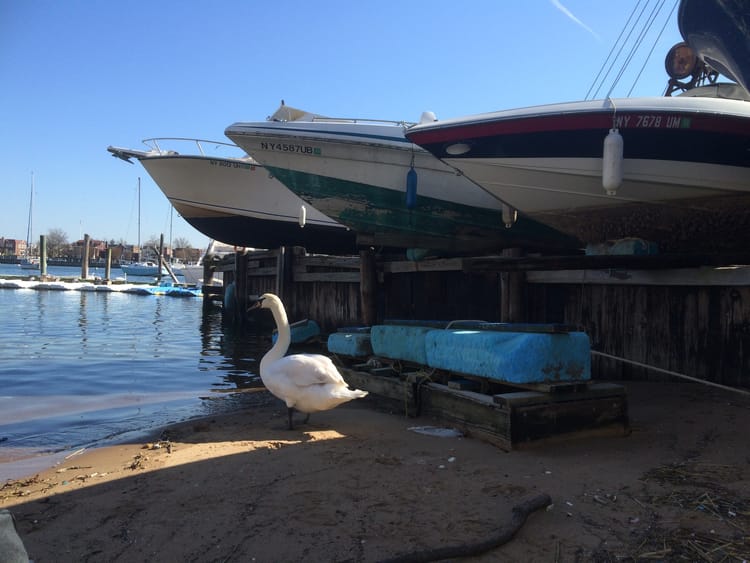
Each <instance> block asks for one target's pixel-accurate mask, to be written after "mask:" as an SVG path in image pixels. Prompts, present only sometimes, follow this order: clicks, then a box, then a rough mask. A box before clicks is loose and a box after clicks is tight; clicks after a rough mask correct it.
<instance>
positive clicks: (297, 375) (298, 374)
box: [270, 354, 346, 387]
mask: <svg viewBox="0 0 750 563" xmlns="http://www.w3.org/2000/svg"><path fill="white" fill-rule="evenodd" d="M270 367H271V369H272V370H273V371H275V372H278V373H281V374H284V375H285V376H286V377H288V378H289V379H291V380H293V381H294V384H295V385H297V386H299V387H307V386H310V385H325V384H327V383H338V384H342V385H346V382H345V381H344V378H343V377H341V374H340V373H339V371H338V369H336V366H335V365H334V364H333V362H332V361H331V358H329V357H328V356H323V355H321V354H294V355H292V356H285V357H283V358H281V359H279V360H277V361H276V362H274V363H273V365H272V366H270Z"/></svg>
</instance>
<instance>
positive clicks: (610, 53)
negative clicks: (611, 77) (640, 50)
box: [584, 0, 641, 100]
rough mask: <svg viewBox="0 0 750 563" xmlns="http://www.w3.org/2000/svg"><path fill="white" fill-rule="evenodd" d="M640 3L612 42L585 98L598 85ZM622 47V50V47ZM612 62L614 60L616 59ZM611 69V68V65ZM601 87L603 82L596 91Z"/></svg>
mask: <svg viewBox="0 0 750 563" xmlns="http://www.w3.org/2000/svg"><path fill="white" fill-rule="evenodd" d="M640 3H641V0H638V2H637V3H636V5H635V6H633V11H632V12H630V16H629V17H628V21H626V22H625V25H624V26H622V29H621V30H620V35H619V36H618V37H617V40H616V41H615V42H614V43H613V44H612V48H611V49H610V50H609V54H608V55H607V58H606V59H604V62H603V63H602V66H601V68H600V69H599V72H598V73H597V75H596V78H594V82H592V84H591V86H589V89H588V92H586V96H585V97H584V100H588V99H589V94H591V90H593V88H594V86H596V81H597V80H599V77H600V76H601V75H602V72H603V71H604V68H605V67H606V66H607V63H608V62H609V59H610V57H611V56H612V53H613V52H614V50H615V47H617V44H618V43H619V42H620V39H622V34H623V33H625V30H626V29H627V28H628V26H629V25H630V20H631V19H633V15H634V14H635V11H636V10H637V9H638V6H639V5H640ZM620 49H621V50H622V47H621V48H620ZM618 56H619V53H618ZM616 59H617V57H615V60H616ZM612 62H614V60H613V61H612ZM610 70H611V67H610ZM607 74H609V71H607ZM606 77H607V75H606V74H605V75H604V78H606ZM604 78H602V81H604ZM601 87H602V86H601V84H599V86H598V87H597V89H596V92H598V91H599V88H601ZM595 94H596V93H595ZM595 94H594V95H595Z"/></svg>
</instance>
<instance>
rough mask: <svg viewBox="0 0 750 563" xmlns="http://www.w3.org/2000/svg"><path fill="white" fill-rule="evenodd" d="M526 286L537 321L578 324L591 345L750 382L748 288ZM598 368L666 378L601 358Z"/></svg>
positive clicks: (606, 373) (709, 376)
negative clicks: (589, 339)
mask: <svg viewBox="0 0 750 563" xmlns="http://www.w3.org/2000/svg"><path fill="white" fill-rule="evenodd" d="M528 291H529V293H530V302H531V303H533V304H534V305H533V315H534V316H535V317H536V318H535V319H531V320H532V321H533V320H536V321H539V320H540V319H542V318H544V319H545V320H546V321H547V322H565V323H568V324H573V325H575V326H579V327H581V329H582V330H584V331H585V332H587V333H588V334H589V337H590V338H591V347H592V349H593V350H597V351H600V352H604V353H607V354H611V355H613V356H617V357H622V358H626V359H629V360H633V361H637V362H641V363H644V364H647V365H653V366H656V367H659V368H662V369H667V370H670V371H674V372H677V373H684V374H686V375H690V376H692V377H698V378H700V379H705V380H707V381H713V382H715V383H721V384H723V385H730V386H737V387H746V388H747V387H750V349H749V348H748V345H750V287H738V286H727V287H722V286H631V285H610V284H607V285H588V284H587V285H556V286H554V287H552V286H548V285H540V284H529V286H528ZM560 304H563V306H562V307H560ZM592 372H593V373H594V374H595V377H599V378H604V379H625V380H627V379H664V378H665V377H667V376H665V375H660V374H658V373H655V372H653V371H649V370H647V369H645V368H641V367H638V366H632V365H628V364H625V363H622V362H617V361H615V360H611V359H607V358H601V357H594V358H592Z"/></svg>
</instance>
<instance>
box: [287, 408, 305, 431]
mask: <svg viewBox="0 0 750 563" xmlns="http://www.w3.org/2000/svg"><path fill="white" fill-rule="evenodd" d="M286 410H287V416H288V417H289V430H294V421H293V420H292V419H293V416H294V409H293V408H292V407H287V409H286ZM309 420H310V413H307V414H306V415H305V419H304V420H303V421H302V424H307V423H308V421H309Z"/></svg>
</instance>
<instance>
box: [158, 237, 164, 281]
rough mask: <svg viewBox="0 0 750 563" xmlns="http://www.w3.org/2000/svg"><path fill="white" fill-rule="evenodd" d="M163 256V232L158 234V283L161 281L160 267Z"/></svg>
mask: <svg viewBox="0 0 750 563" xmlns="http://www.w3.org/2000/svg"><path fill="white" fill-rule="evenodd" d="M162 256H164V233H162V234H161V235H159V283H161V269H162V265H163V260H164V259H163V258H162Z"/></svg>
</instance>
